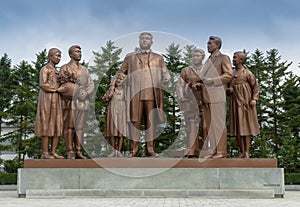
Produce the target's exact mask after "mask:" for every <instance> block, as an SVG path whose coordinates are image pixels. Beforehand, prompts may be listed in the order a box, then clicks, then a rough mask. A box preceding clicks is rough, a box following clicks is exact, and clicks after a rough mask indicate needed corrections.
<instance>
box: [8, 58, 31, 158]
mask: <svg viewBox="0 0 300 207" xmlns="http://www.w3.org/2000/svg"><path fill="white" fill-rule="evenodd" d="M11 75H12V81H13V84H12V91H13V92H14V93H13V98H12V99H11V107H10V108H9V111H10V113H11V114H12V115H13V119H14V120H13V121H12V122H11V123H10V124H12V125H13V126H14V127H16V128H17V130H16V131H14V132H13V133H12V134H10V136H9V138H10V141H11V143H12V145H13V147H14V148H15V150H16V152H17V154H18V159H19V160H23V159H24V157H25V154H26V148H25V147H26V146H25V145H24V140H27V139H29V138H31V137H32V136H33V123H34V118H35V113H36V105H37V99H36V98H32V97H37V91H36V79H37V78H36V71H35V69H34V68H33V67H32V66H31V65H30V64H29V63H28V62H26V61H22V62H21V63H20V64H19V65H17V66H15V67H14V68H13V70H12V74H11Z"/></svg>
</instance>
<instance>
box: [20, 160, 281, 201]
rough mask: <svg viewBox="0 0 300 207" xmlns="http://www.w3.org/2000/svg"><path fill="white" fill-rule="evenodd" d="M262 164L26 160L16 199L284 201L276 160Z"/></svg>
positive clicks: (227, 161) (234, 162) (221, 161)
mask: <svg viewBox="0 0 300 207" xmlns="http://www.w3.org/2000/svg"><path fill="white" fill-rule="evenodd" d="M262 160H263V161H264V162H265V166H263V164H262V163H260V159H208V160H206V161H204V162H201V160H198V159H173V158H170V159H169V158H106V159H95V160H25V163H24V168H22V169H19V171H18V195H19V197H27V198H42V197H47V198H49V197H68V196H89V197H90V196H97V197H205V198H274V197H283V196H284V191H285V189H284V171H283V169H281V168H277V162H276V159H262ZM175 161H176V162H177V163H174V162H175ZM230 161H231V163H232V165H231V166H230V165H229V163H230ZM255 161H256V162H255ZM261 162H262V161H261ZM109 163H110V164H109ZM238 163H239V164H240V166H237V165H238ZM247 163H248V164H247ZM255 163H256V167H255ZM270 163H272V164H270ZM275 163H276V165H275V166H274V164H275ZM76 164H77V167H76ZM126 165H127V166H126Z"/></svg>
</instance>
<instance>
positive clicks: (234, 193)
mask: <svg viewBox="0 0 300 207" xmlns="http://www.w3.org/2000/svg"><path fill="white" fill-rule="evenodd" d="M66 197H126V198H128V197H145V198H147V197H156V198H189V197H202V198H239V199H240V198H255V199H265V198H266V199H270V198H274V191H273V190H222V189H218V190H216V189H205V190H203V189H194V190H189V189H116V190H114V189H109V190H105V189H55V190H53V189H50V190H47V189H29V190H26V198H66Z"/></svg>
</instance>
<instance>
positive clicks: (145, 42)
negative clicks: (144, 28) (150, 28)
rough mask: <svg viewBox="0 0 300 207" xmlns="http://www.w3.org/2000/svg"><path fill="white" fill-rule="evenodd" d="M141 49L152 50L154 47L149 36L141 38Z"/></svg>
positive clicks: (144, 35)
mask: <svg viewBox="0 0 300 207" xmlns="http://www.w3.org/2000/svg"><path fill="white" fill-rule="evenodd" d="M139 43H140V48H141V49H143V50H147V49H150V47H151V45H152V43H153V42H152V37H151V36H150V35H148V34H143V35H142V36H140V40H139Z"/></svg>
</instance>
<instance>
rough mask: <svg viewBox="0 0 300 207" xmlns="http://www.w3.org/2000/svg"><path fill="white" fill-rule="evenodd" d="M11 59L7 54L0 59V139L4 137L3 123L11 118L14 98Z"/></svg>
mask: <svg viewBox="0 0 300 207" xmlns="http://www.w3.org/2000/svg"><path fill="white" fill-rule="evenodd" d="M10 74H11V59H9V58H8V55H7V54H6V53H5V54H4V55H3V56H2V57H1V59H0V78H1V81H0V137H1V135H2V133H1V132H2V123H5V122H6V121H7V119H9V118H10V114H9V113H8V108H9V105H10V100H11V98H12V91H11V85H12V83H11V75H10Z"/></svg>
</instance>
